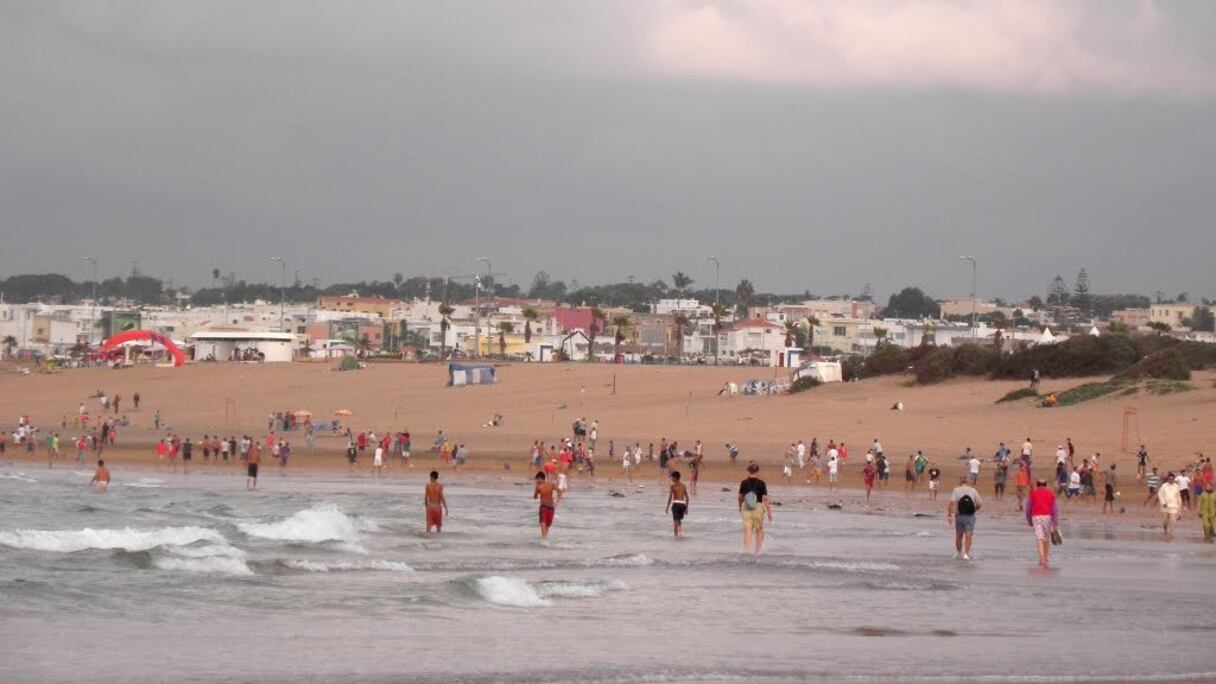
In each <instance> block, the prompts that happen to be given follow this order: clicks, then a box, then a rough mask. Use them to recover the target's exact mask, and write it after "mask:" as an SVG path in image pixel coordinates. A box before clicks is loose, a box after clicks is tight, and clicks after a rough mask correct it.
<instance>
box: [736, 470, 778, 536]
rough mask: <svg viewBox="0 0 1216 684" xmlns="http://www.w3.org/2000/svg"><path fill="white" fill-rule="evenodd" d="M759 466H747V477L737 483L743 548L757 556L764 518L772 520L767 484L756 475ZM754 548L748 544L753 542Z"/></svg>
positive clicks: (762, 534)
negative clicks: (741, 519)
mask: <svg viewBox="0 0 1216 684" xmlns="http://www.w3.org/2000/svg"><path fill="white" fill-rule="evenodd" d="M759 472H760V466H758V465H756V464H755V463H752V464H751V465H749V466H747V477H746V478H745V479H744V480H743V481H742V482H740V483H739V514H740V515H741V516H742V518H743V550H744V552H747V551H752V552H753V553H755V554H756V555H757V556H758V555H760V552H761V551H762V550H763V549H764V518H765V517H766V515H767V517H768V521H769V522H772V521H773V506H772V503H771V502H770V501H769V498H768V485H767V484H765V482H764V480H761V479H760V478H759V477H758V476H757V475H758V474H759ZM753 539H754V540H755V541H754V544H755V546H754V548H751V549H749V548H748V546H749V545H750V544H752V543H753V541H752V540H753Z"/></svg>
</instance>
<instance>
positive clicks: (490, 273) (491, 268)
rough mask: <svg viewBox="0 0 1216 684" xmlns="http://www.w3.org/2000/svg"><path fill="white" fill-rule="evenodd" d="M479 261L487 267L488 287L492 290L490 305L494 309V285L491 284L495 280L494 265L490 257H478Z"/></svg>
mask: <svg viewBox="0 0 1216 684" xmlns="http://www.w3.org/2000/svg"><path fill="white" fill-rule="evenodd" d="M477 260H478V261H480V262H482V263H484V264H485V265H486V287H488V288H490V303H489V308H490V309H493V308H494V284H493V283H492V282H491V281H492V280H493V278H494V264H493V263H492V262H491V261H490V258H489V257H477Z"/></svg>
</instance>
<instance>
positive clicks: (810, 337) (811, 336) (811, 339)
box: [806, 314, 819, 354]
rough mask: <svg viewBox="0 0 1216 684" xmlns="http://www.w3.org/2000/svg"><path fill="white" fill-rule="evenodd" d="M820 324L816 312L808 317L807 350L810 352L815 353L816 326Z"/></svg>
mask: <svg viewBox="0 0 1216 684" xmlns="http://www.w3.org/2000/svg"><path fill="white" fill-rule="evenodd" d="M817 325H819V318H817V317H816V316H815V314H811V315H809V316H807V317H806V352H807V353H808V354H814V353H815V326H817Z"/></svg>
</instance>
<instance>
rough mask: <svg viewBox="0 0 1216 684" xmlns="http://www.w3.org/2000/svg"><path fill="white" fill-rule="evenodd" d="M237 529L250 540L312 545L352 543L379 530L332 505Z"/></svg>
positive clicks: (249, 524)
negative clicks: (365, 533)
mask: <svg viewBox="0 0 1216 684" xmlns="http://www.w3.org/2000/svg"><path fill="white" fill-rule="evenodd" d="M236 527H237V529H239V530H240V531H241V532H243V533H245V534H247V535H249V536H250V537H259V538H261V539H275V540H279V541H290V542H307V543H313V544H317V543H321V542H328V541H338V542H348V543H354V542H356V541H358V540H359V539H360V538H361V537H362V535H363V533H364V532H373V531H375V530H377V529H378V527H377V526H376V524H375V523H374V522H373V521H370V520H361V519H358V518H355V517H353V516H350V515H347V514H346V513H344V512H343V511H342V509H341V508H339V507H338V506H335V505H333V504H321V505H318V506H313V507H312V508H308V509H305V510H302V511H297V512H295V513H293V514H292V515H291V516H289V517H287V518H285V519H283V520H280V521H278V522H270V523H237V526H236Z"/></svg>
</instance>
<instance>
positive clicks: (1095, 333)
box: [1089, 325, 1102, 337]
mask: <svg viewBox="0 0 1216 684" xmlns="http://www.w3.org/2000/svg"><path fill="white" fill-rule="evenodd" d="M1089 334H1090V335H1092V336H1094V337H1098V336H1100V335H1101V334H1102V333H1101V332H1099V331H1098V326H1096V325H1091V326H1090V327H1089Z"/></svg>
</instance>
